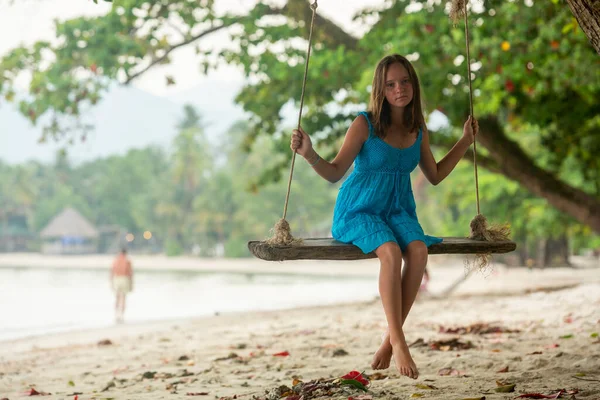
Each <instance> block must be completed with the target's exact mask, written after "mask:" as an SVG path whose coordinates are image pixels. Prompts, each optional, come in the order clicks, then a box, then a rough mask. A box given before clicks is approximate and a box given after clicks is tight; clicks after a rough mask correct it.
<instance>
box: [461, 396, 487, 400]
mask: <svg viewBox="0 0 600 400" xmlns="http://www.w3.org/2000/svg"><path fill="white" fill-rule="evenodd" d="M461 400H485V396H481V397H468V398H466V399H461Z"/></svg>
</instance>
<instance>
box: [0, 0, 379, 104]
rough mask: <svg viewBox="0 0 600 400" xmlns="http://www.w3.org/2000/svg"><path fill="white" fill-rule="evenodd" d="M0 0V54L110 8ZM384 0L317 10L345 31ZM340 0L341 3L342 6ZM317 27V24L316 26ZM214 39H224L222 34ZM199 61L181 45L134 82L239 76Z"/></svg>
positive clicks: (232, 1)
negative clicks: (205, 71) (204, 67)
mask: <svg viewBox="0 0 600 400" xmlns="http://www.w3.org/2000/svg"><path fill="white" fill-rule="evenodd" d="M8 3H9V1H7V0H0V55H2V54H4V53H6V52H7V51H8V50H10V49H11V48H14V47H16V46H19V45H20V44H22V43H33V42H35V41H36V40H40V39H44V40H52V39H53V38H54V28H53V21H54V19H55V18H58V19H60V20H64V19H70V18H74V17H77V16H82V15H88V16H92V15H102V14H104V13H106V12H107V11H108V10H109V9H110V7H111V6H110V3H105V2H103V1H99V2H98V4H95V3H94V2H93V1H92V0H16V1H14V2H13V5H10V6H9V5H8ZM216 3H217V4H218V6H219V7H220V9H221V10H243V9H248V8H250V7H251V6H252V5H253V4H254V3H255V1H254V0H217V1H216ZM383 3H384V0H343V1H341V0H320V1H319V2H318V5H319V7H318V10H317V12H318V13H320V14H322V15H324V16H326V17H328V18H330V19H332V20H333V21H335V22H336V23H338V24H340V25H341V26H343V27H344V28H345V29H346V30H347V31H354V32H356V31H360V27H358V26H357V25H356V24H353V23H352V21H351V19H352V16H353V15H354V13H355V12H356V11H357V10H359V9H361V8H363V7H367V6H372V5H377V4H383ZM342 4H343V6H342ZM316 29H318V26H317V28H316ZM213 40H217V41H221V42H222V41H223V37H222V36H221V38H219V37H216V38H215V39H213ZM198 68H199V67H198V62H197V60H196V58H195V54H194V49H193V48H188V49H185V48H182V49H180V50H178V51H177V52H176V53H175V54H174V57H173V63H172V65H171V66H167V67H161V68H157V69H154V70H152V71H151V72H149V73H147V74H145V75H144V76H143V77H142V78H141V79H139V80H137V81H136V83H135V85H136V86H137V87H139V88H140V89H143V90H145V91H148V92H151V93H153V94H156V95H159V96H165V95H171V94H174V93H177V92H180V91H183V90H185V89H187V88H190V87H193V86H194V85H196V84H198V83H200V82H201V81H202V80H203V79H211V80H241V79H242V76H241V74H240V73H238V72H237V71H236V70H233V69H231V68H227V67H223V68H221V69H220V70H219V71H217V72H215V73H214V74H212V75H211V76H209V77H208V78H207V77H203V76H201V74H200V73H199V69H198ZM166 74H169V75H173V76H174V77H175V80H176V82H177V84H176V85H173V86H170V87H167V86H166V85H165V79H164V76H165V75H166Z"/></svg>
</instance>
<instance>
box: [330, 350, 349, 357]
mask: <svg viewBox="0 0 600 400" xmlns="http://www.w3.org/2000/svg"><path fill="white" fill-rule="evenodd" d="M347 355H348V352H347V351H346V350H344V349H335V350H334V351H333V355H332V356H333V357H343V356H347Z"/></svg>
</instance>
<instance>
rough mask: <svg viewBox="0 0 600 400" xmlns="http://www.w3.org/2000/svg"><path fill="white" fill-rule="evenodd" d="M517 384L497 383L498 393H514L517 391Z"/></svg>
mask: <svg viewBox="0 0 600 400" xmlns="http://www.w3.org/2000/svg"><path fill="white" fill-rule="evenodd" d="M515 386H517V385H516V384H515V383H508V382H504V381H496V389H494V390H495V391H496V393H512V392H514V391H515Z"/></svg>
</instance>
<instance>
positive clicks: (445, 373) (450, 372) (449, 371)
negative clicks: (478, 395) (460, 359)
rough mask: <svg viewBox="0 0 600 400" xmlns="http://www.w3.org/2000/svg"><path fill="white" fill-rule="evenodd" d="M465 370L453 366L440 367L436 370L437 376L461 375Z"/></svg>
mask: <svg viewBox="0 0 600 400" xmlns="http://www.w3.org/2000/svg"><path fill="white" fill-rule="evenodd" d="M464 374H465V371H459V370H457V369H454V368H442V369H440V370H439V371H438V375H439V376H462V375H464Z"/></svg>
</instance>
